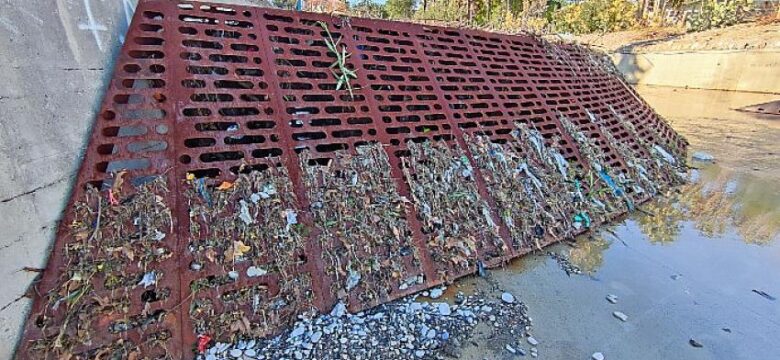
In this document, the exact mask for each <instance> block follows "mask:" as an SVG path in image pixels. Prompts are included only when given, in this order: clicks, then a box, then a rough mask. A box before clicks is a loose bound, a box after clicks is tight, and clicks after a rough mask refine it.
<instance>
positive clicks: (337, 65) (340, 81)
mask: <svg viewBox="0 0 780 360" xmlns="http://www.w3.org/2000/svg"><path fill="white" fill-rule="evenodd" d="M317 23H318V24H320V26H322V29H324V30H325V33H326V34H327V35H328V36H327V37H326V38H325V45H327V46H328V50H330V51H331V52H332V53H334V54H336V62H334V63H333V65H331V66H330V72H331V73H333V76H334V77H336V79H337V81H336V91H338V90H341V88H342V87H344V86H346V87H347V91H349V96H350V97H351V98H354V97H355V96H354V94H353V92H352V84H351V83H350V82H349V79H350V78H353V79H357V74H355V70H351V69H349V68H348V67H347V59H348V58H349V57H350V56H351V55H352V54H349V53H347V47H346V46H345V45H344V44H341V49H339V42H341V38H339V39H338V40H336V41H334V40H333V35H331V33H330V30H329V29H328V25H327V24H325V22H324V21H318V22H317ZM339 50H341V51H339Z"/></svg>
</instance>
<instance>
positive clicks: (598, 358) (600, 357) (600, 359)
mask: <svg viewBox="0 0 780 360" xmlns="http://www.w3.org/2000/svg"><path fill="white" fill-rule="evenodd" d="M590 358H591V359H593V360H604V354H602V353H600V352H597V353H593V356H591V357H590Z"/></svg>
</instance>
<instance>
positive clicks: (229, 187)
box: [185, 164, 313, 341]
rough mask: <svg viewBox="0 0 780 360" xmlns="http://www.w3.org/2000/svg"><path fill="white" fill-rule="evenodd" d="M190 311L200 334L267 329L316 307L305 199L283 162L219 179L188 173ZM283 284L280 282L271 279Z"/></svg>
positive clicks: (232, 335) (221, 336)
mask: <svg viewBox="0 0 780 360" xmlns="http://www.w3.org/2000/svg"><path fill="white" fill-rule="evenodd" d="M185 196H186V199H187V201H188V204H189V206H188V208H189V235H190V242H189V255H190V256H191V259H192V261H191V262H190V264H189V269H188V271H189V272H190V273H189V276H190V278H192V279H193V280H191V281H190V282H189V287H190V291H191V295H190V296H191V298H192V300H191V302H190V304H189V309H188V312H189V316H190V319H191V321H192V323H193V327H194V331H195V332H196V334H198V336H201V337H208V338H210V339H218V340H223V341H227V340H235V339H236V338H238V337H248V336H262V335H266V334H267V333H269V332H270V331H272V330H273V329H275V328H276V327H278V326H279V325H280V324H284V323H286V322H288V321H290V320H291V319H292V318H294V315H295V314H297V313H299V312H301V311H305V310H308V309H309V308H310V302H311V298H312V296H313V295H312V291H311V279H310V278H309V276H308V275H306V273H305V272H300V271H295V269H297V268H299V267H302V266H304V265H305V264H306V257H305V255H304V240H303V237H304V236H305V234H307V233H308V232H309V230H308V229H307V227H306V226H305V225H304V224H301V223H299V222H298V221H297V212H296V210H295V209H297V208H298V207H297V199H296V197H295V193H294V192H293V189H292V182H291V181H290V178H289V176H288V174H287V170H286V169H285V167H283V166H276V165H273V164H272V165H271V166H270V167H268V169H266V170H262V171H252V172H249V173H248V174H241V175H239V177H238V179H236V180H235V182H232V183H231V182H221V183H211V182H210V180H207V179H205V178H197V179H196V178H195V177H194V176H188V178H187V180H186V187H185ZM274 283H275V284H278V288H272V287H271V285H273V284H274Z"/></svg>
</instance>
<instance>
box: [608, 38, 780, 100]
mask: <svg viewBox="0 0 780 360" xmlns="http://www.w3.org/2000/svg"><path fill="white" fill-rule="evenodd" d="M611 56H612V59H613V61H614V62H615V64H616V65H617V67H618V69H620V71H621V72H622V73H623V74H624V75H625V76H626V79H628V81H629V82H630V83H632V84H643V85H656V86H671V87H685V88H696V89H711V90H728V91H746V92H758V93H772V94H778V93H780V50H777V49H772V50H747V51H740V50H706V51H668V52H655V53H613V54H611Z"/></svg>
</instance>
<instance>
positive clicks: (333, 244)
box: [300, 143, 424, 304]
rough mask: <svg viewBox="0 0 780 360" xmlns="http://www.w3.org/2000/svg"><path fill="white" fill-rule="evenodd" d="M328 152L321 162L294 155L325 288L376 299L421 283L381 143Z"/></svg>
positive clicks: (337, 293) (366, 299)
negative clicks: (329, 155)
mask: <svg viewBox="0 0 780 360" xmlns="http://www.w3.org/2000/svg"><path fill="white" fill-rule="evenodd" d="M333 154H334V155H333V159H332V160H330V161H329V162H328V164H327V165H310V160H311V154H310V153H309V151H307V150H304V151H303V152H302V153H301V154H300V163H301V167H302V170H303V176H302V178H303V183H304V185H305V188H306V189H307V192H308V194H307V195H308V198H309V201H310V203H311V205H310V211H311V213H312V215H313V218H314V225H315V228H316V231H317V234H316V238H317V240H318V242H319V245H320V247H321V248H322V255H321V256H322V259H323V262H324V267H325V272H326V274H327V275H328V276H329V277H330V279H331V282H332V283H331V286H330V291H331V293H332V294H333V295H335V296H336V297H337V298H339V299H341V300H343V301H345V302H350V301H353V300H356V301H358V302H359V303H364V304H376V303H377V302H379V301H386V299H387V298H388V296H389V294H390V293H391V292H393V291H394V290H396V289H400V290H405V289H406V288H407V287H409V286H411V285H415V284H418V283H422V282H423V280H424V279H423V275H422V274H421V273H416V272H414V271H415V269H418V271H419V269H420V256H419V254H418V253H417V252H418V249H417V247H416V246H414V244H413V242H412V239H413V237H412V234H411V231H410V229H409V226H408V224H407V222H406V210H405V206H406V202H408V200H407V199H405V198H403V197H401V196H400V195H399V193H398V190H397V189H396V186H395V183H394V180H393V178H392V177H391V176H390V171H391V168H390V162H389V160H388V157H387V154H386V153H385V151H384V149H383V148H382V145H381V144H379V143H374V144H369V145H363V146H358V147H356V148H355V154H351V153H350V152H349V151H346V150H341V151H337V152H335V153H333ZM352 295H354V296H352Z"/></svg>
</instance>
